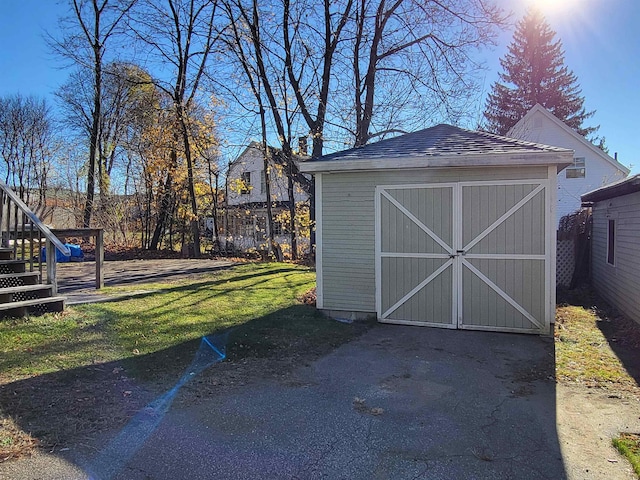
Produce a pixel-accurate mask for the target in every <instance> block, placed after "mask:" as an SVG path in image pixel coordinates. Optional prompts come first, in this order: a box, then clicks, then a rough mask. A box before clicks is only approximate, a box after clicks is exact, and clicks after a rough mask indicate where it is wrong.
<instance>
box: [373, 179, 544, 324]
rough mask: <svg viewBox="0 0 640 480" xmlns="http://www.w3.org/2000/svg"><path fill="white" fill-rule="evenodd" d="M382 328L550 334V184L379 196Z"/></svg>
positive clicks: (474, 185) (391, 190)
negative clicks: (398, 326)
mask: <svg viewBox="0 0 640 480" xmlns="http://www.w3.org/2000/svg"><path fill="white" fill-rule="evenodd" d="M376 197H377V203H378V224H377V228H378V232H377V234H378V242H377V253H378V265H377V267H378V269H377V275H378V295H377V300H378V317H379V319H380V320H381V321H383V322H391V323H408V324H416V325H433V326H440V327H448V328H465V329H480V330H495V331H516V332H529V333H546V332H547V331H548V320H547V318H546V317H547V303H548V301H549V290H548V289H547V288H546V282H545V279H546V278H547V277H546V276H547V274H548V271H547V269H548V262H549V258H548V256H547V255H545V252H546V251H547V250H548V249H547V248H546V245H547V243H546V242H547V236H546V234H545V232H546V218H545V211H546V208H545V205H546V204H547V200H546V181H530V180H529V181H509V182H463V183H457V184H445V185H442V184H434V185H410V186H389V187H378V188H377V195H376Z"/></svg>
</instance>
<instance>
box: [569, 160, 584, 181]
mask: <svg viewBox="0 0 640 480" xmlns="http://www.w3.org/2000/svg"><path fill="white" fill-rule="evenodd" d="M566 172H567V174H566V175H567V178H584V177H585V174H586V173H587V168H586V166H585V161H584V157H576V158H574V159H573V165H571V166H569V167H567V169H566Z"/></svg>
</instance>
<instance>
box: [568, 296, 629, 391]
mask: <svg viewBox="0 0 640 480" xmlns="http://www.w3.org/2000/svg"><path fill="white" fill-rule="evenodd" d="M558 303H559V304H565V305H573V306H579V307H583V308H586V309H590V310H593V311H594V312H595V313H596V315H597V317H598V320H597V321H596V326H597V327H598V329H599V330H600V331H601V332H602V334H603V335H604V337H605V338H606V339H607V342H608V344H609V346H610V347H611V350H613V352H614V353H615V354H616V356H617V357H618V359H619V360H620V361H621V362H622V364H623V366H624V368H625V370H626V371H627V373H628V374H629V375H630V376H631V377H632V378H633V379H634V380H635V382H636V384H637V385H638V386H640V355H639V354H638V351H639V350H640V324H638V323H636V322H634V321H633V320H630V319H628V318H626V317H625V316H624V315H622V314H621V313H620V312H618V311H617V310H616V309H615V308H614V307H612V306H611V305H609V304H608V303H607V302H606V300H604V299H603V298H602V297H601V296H599V295H598V294H597V292H596V291H595V290H593V289H592V288H591V287H586V286H584V287H580V288H577V289H575V290H568V291H567V290H560V291H559V292H558Z"/></svg>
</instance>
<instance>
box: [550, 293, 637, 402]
mask: <svg viewBox="0 0 640 480" xmlns="http://www.w3.org/2000/svg"><path fill="white" fill-rule="evenodd" d="M571 300H572V299H569V301H568V302H567V301H563V302H562V303H561V304H560V305H558V307H557V308H556V325H555V339H556V343H555V346H556V352H555V353H556V377H557V378H558V380H559V381H561V382H570V383H576V384H580V385H585V386H587V387H599V388H604V389H623V390H626V389H630V390H635V389H637V388H638V383H637V381H636V379H635V378H634V376H635V375H636V374H637V373H638V372H637V371H636V370H637V367H638V366H639V365H640V362H638V361H636V362H634V361H633V360H634V358H632V357H636V356H635V355H629V354H632V353H633V350H634V349H635V348H637V347H639V346H640V325H638V324H637V323H635V322H633V321H631V320H627V319H626V318H624V317H622V316H619V315H616V314H615V313H614V312H612V311H611V310H609V309H602V308H598V307H596V305H603V302H602V300H601V299H598V298H595V297H594V296H593V293H592V292H590V291H584V292H581V293H580V296H579V300H580V301H579V302H578V301H571ZM573 300H575V299H573Z"/></svg>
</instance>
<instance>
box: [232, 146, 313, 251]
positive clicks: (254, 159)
mask: <svg viewBox="0 0 640 480" xmlns="http://www.w3.org/2000/svg"><path fill="white" fill-rule="evenodd" d="M272 153H273V155H272V157H271V160H270V168H269V186H270V190H271V192H270V193H271V206H272V215H273V217H274V222H273V228H274V237H275V238H274V239H275V241H276V242H277V243H278V244H279V245H281V246H284V245H287V244H289V243H290V233H289V232H288V229H287V227H288V225H287V222H283V221H282V220H281V219H282V217H281V215H282V214H283V212H288V211H289V206H290V199H289V193H288V177H287V175H286V171H285V168H286V166H285V165H284V164H283V163H282V161H280V160H279V157H278V153H279V151H278V150H276V149H272ZM302 159H304V157H296V158H295V161H296V163H299V161H301V160H302ZM265 178H266V176H265V171H264V155H263V150H262V146H261V144H259V143H257V142H251V143H250V144H249V146H247V148H245V150H244V151H243V152H242V153H241V154H240V155H239V156H238V158H237V159H236V160H234V161H233V162H232V163H231V164H230V165H229V172H228V174H227V192H226V198H227V214H226V215H225V218H224V219H223V222H222V225H223V226H224V231H225V234H224V235H223V237H224V238H226V241H231V242H233V244H234V246H235V247H236V248H238V249H240V250H248V249H252V248H255V249H262V248H263V244H264V243H265V241H266V219H267V191H266V182H265ZM294 178H295V179H296V181H294V190H293V198H294V201H295V203H296V204H300V203H303V202H308V200H309V194H308V193H307V192H306V191H305V189H304V188H303V186H302V185H301V184H302V183H304V182H305V180H306V181H309V180H308V178H309V177H302V174H300V173H297V174H296V173H294ZM305 242H306V246H307V247H308V243H309V241H308V239H302V238H300V236H298V245H301V243H305Z"/></svg>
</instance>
